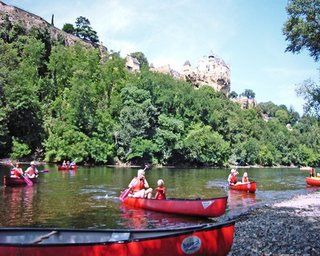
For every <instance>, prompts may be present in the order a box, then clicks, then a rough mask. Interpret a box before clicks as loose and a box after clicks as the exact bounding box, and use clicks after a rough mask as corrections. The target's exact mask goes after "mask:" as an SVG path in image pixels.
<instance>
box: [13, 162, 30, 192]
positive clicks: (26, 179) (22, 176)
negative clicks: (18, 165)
mask: <svg viewBox="0 0 320 256" xmlns="http://www.w3.org/2000/svg"><path fill="white" fill-rule="evenodd" d="M10 164H11V166H12V167H13V168H15V166H14V165H13V163H12V162H11V161H10ZM19 177H20V178H23V179H24V181H25V182H26V184H27V186H32V185H33V182H32V181H31V180H30V179H29V178H28V177H27V175H26V176H25V175H22V174H21V175H20V176H19Z"/></svg>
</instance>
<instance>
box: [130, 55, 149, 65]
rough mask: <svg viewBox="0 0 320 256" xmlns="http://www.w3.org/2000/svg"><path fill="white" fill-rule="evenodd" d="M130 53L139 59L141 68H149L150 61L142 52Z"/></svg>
mask: <svg viewBox="0 0 320 256" xmlns="http://www.w3.org/2000/svg"><path fill="white" fill-rule="evenodd" d="M130 55H131V56H132V57H134V58H136V59H137V60H138V61H139V63H140V68H141V69H149V62H148V60H147V58H146V56H145V55H144V54H143V53H142V52H133V53H130Z"/></svg>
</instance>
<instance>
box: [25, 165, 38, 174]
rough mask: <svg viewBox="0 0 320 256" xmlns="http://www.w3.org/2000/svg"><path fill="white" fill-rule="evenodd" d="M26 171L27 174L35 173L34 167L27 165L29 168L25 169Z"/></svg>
mask: <svg viewBox="0 0 320 256" xmlns="http://www.w3.org/2000/svg"><path fill="white" fill-rule="evenodd" d="M26 173H27V174H28V175H29V176H33V175H36V174H37V172H36V168H32V167H29V168H28V169H27V170H26Z"/></svg>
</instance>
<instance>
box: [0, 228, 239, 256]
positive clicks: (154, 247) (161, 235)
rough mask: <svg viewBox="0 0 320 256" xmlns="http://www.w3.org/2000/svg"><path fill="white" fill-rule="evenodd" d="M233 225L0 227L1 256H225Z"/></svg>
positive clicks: (229, 246)
mask: <svg viewBox="0 0 320 256" xmlns="http://www.w3.org/2000/svg"><path fill="white" fill-rule="evenodd" d="M234 224H235V222H226V223H222V224H203V225H198V226H191V227H184V228H167V229H150V230H125V229H118V230H116V229H111V230H90V229H86V230H70V229H69V230H66V229H48V228H46V229H35V228H0V252H1V255H6V256H15V255H24V256H33V255H45V256H56V255H59V256H68V255H95V256H98V255H135V256H140V255H141V256H142V255H143V256H148V255H151V256H155V255H191V254H192V255H218V256H220V255H221V256H222V255H227V254H228V252H229V251H230V249H231V246H232V243H233V236H234Z"/></svg>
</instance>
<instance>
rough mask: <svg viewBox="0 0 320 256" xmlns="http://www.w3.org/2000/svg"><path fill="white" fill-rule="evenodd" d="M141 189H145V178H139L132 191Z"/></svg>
mask: <svg viewBox="0 0 320 256" xmlns="http://www.w3.org/2000/svg"><path fill="white" fill-rule="evenodd" d="M141 189H144V180H143V179H141V180H139V181H138V182H137V183H136V184H135V185H134V186H133V187H132V191H133V192H137V191H140V190H141Z"/></svg>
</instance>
